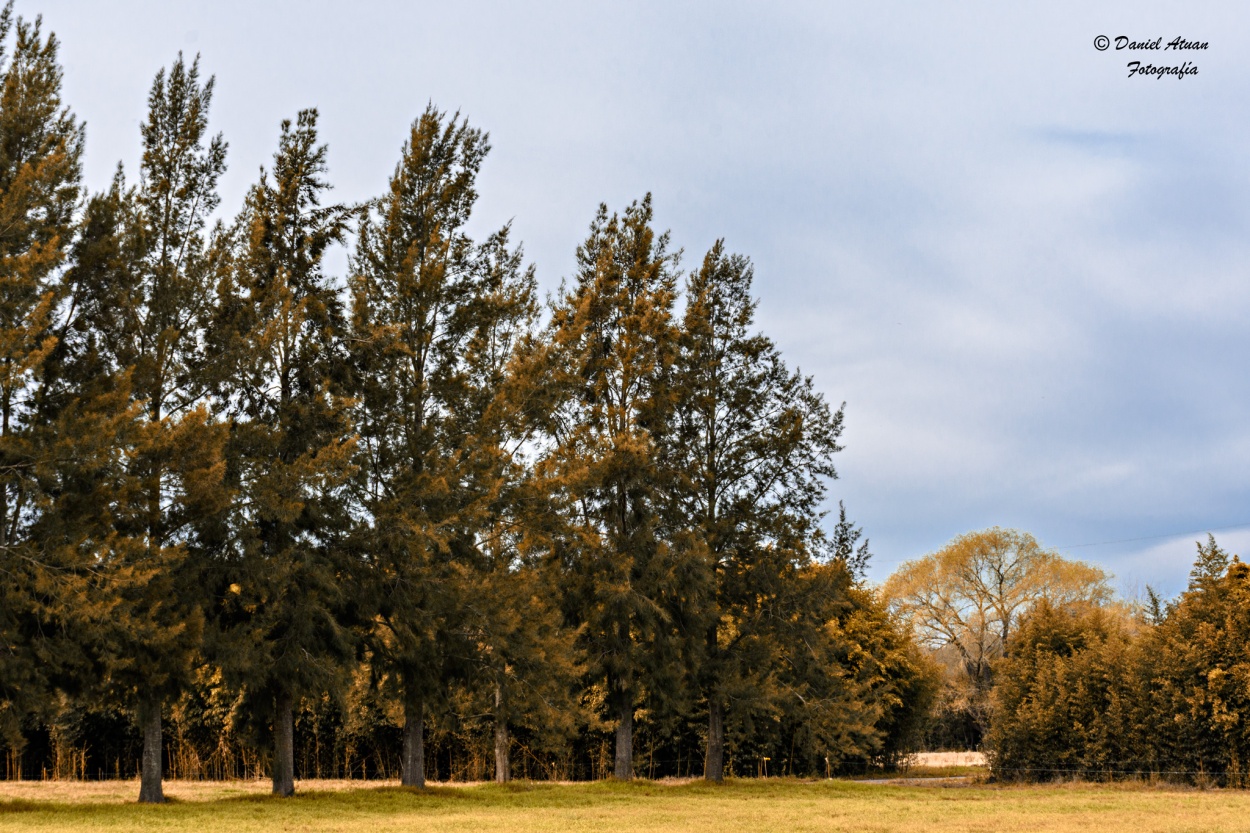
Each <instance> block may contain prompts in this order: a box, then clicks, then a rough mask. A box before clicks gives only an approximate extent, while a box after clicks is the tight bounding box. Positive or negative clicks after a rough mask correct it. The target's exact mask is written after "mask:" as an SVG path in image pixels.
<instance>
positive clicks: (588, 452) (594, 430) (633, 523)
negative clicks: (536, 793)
mask: <svg viewBox="0 0 1250 833" xmlns="http://www.w3.org/2000/svg"><path fill="white" fill-rule="evenodd" d="M651 221H652V211H651V199H650V196H649V195H648V197H647V198H646V199H644V200H643V201H642V202H641V203H633V204H631V205H630V206H629V208H628V209H626V211H625V213H624V214H623V215H621V216H617V215H612V216H610V217H609V215H608V211H607V207H606V206H600V208H599V212H598V214H597V215H596V217H595V219H594V222H593V223H592V224H591V228H590V236H589V237H588V238H587V240H586V242H585V243H583V244H582V245H581V246H580V247H579V248H578V251H577V264H578V271H577V274H576V277H575V279H574V284H573V286H572V287H571V288H569V289H567V290H565V291H563V292H562V294H561V297H560V298H559V299H558V301H557V303H556V306H555V309H554V310H553V314H552V320H551V323H550V325H549V332H548V333H547V335H546V337H545V340H546V342H547V343H548V346H547V348H546V351H545V354H544V356H545V359H546V360H547V361H548V362H549V365H548V368H549V371H548V372H549V373H550V377H549V378H548V380H547V383H548V384H550V385H552V386H553V389H554V390H557V391H559V392H560V394H561V399H560V401H558V402H557V403H555V407H554V408H553V412H552V415H551V418H550V420H549V421H548V423H547V430H548V432H549V437H550V444H551V447H550V451H549V453H547V454H546V455H545V459H543V460H542V461H541V463H540V475H541V476H542V477H543V479H544V481H545V488H548V489H550V490H551V492H552V494H553V497H554V499H555V500H557V501H558V502H560V503H561V504H562V507H563V511H564V519H565V524H566V529H565V530H564V531H563V534H562V535H561V536H560V538H561V539H562V543H560V544H559V547H558V550H557V553H556V555H557V557H558V558H560V559H561V560H562V562H563V569H564V572H565V577H564V579H563V581H564V584H565V587H566V593H565V597H564V605H565V615H566V617H567V619H568V620H569V622H570V624H572V625H574V626H576V627H579V628H581V645H582V648H583V649H584V651H585V655H586V656H587V658H588V661H589V665H588V669H587V671H588V674H589V675H590V679H591V680H592V681H594V682H595V683H596V684H597V685H599V686H601V687H602V690H603V696H604V702H605V705H606V708H607V711H608V714H609V715H610V719H611V720H613V721H614V722H615V724H616V751H615V766H614V772H615V775H616V777H617V778H621V779H626V778H630V777H632V775H633V720H634V711H635V709H636V708H637V707H638V705H639V703H640V702H641V700H642V698H643V697H644V695H647V694H648V693H649V694H651V695H652V696H656V697H662V696H663V695H664V694H665V693H666V692H664V691H663V690H662V688H663V687H662V686H659V685H656V683H657V681H658V677H659V675H660V674H661V673H662V672H663V671H664V670H665V669H667V668H671V667H672V666H673V663H672V662H671V661H670V660H671V659H672V655H671V653H670V649H671V648H672V647H673V646H674V645H675V644H676V641H675V640H674V639H673V638H672V634H673V628H674V621H673V616H672V612H673V604H672V600H673V599H675V598H676V597H678V596H679V595H680V592H681V587H680V584H681V575H680V566H679V561H680V558H679V556H680V553H679V552H677V551H675V550H674V548H673V547H671V546H670V543H669V542H668V541H667V540H665V536H664V535H663V531H662V517H661V515H662V502H663V494H664V491H663V490H664V488H665V483H664V477H665V469H664V468H663V466H662V465H661V460H660V456H659V448H660V445H661V443H662V442H663V440H664V437H665V432H666V431H668V430H669V420H670V417H671V395H670V376H671V369H672V363H673V358H674V352H675V350H676V342H677V339H676V329H675V327H674V325H673V320H672V317H673V306H674V301H675V296H676V293H675V288H676V275H675V272H674V268H675V263H676V256H675V255H672V254H670V253H669V252H668V237H667V235H662V236H658V237H657V236H656V234H655V233H654V231H653V230H652V228H651ZM649 685H650V686H651V690H650V691H649V690H648V686H649Z"/></svg>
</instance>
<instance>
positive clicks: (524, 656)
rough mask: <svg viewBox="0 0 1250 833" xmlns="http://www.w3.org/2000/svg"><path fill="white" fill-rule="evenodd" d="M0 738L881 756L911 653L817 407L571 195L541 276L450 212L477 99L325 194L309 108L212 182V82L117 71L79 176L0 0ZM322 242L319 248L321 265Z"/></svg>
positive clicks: (529, 762) (709, 280)
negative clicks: (252, 167) (141, 103)
mask: <svg viewBox="0 0 1250 833" xmlns="http://www.w3.org/2000/svg"><path fill="white" fill-rule="evenodd" d="M0 42H2V43H3V44H4V49H5V51H4V52H3V54H2V55H0V59H2V60H3V64H2V67H0V283H2V284H3V287H4V289H3V296H2V298H0V367H2V371H0V405H2V408H3V423H2V436H0V573H2V574H3V581H2V582H0V594H2V596H0V729H3V733H4V738H5V741H6V743H7V745H8V753H7V756H6V767H7V774H8V777H37V776H40V775H42V774H44V773H48V774H59V775H63V776H77V777H115V776H121V777H126V776H130V775H133V774H135V772H136V771H138V772H140V773H141V774H142V785H141V800H144V801H159V800H161V799H162V793H161V776H162V772H168V773H173V774H176V775H178V776H179V777H227V776H244V775H246V776H254V775H256V774H258V773H262V772H265V773H268V774H270V775H271V776H272V778H273V784H274V790H275V792H277V793H281V794H290V793H291V792H292V791H293V789H294V779H295V778H297V777H310V776H315V775H320V776H338V777H341V776H345V775H351V776H355V777H359V776H375V775H386V776H395V775H398V776H399V777H400V778H401V779H402V781H403V783H405V784H411V785H420V784H422V783H423V782H424V779H425V778H426V776H427V773H432V774H433V775H434V776H435V777H438V778H448V777H455V778H461V777H463V778H480V777H484V776H490V775H492V774H493V775H494V777H496V778H498V779H500V780H505V779H507V778H508V777H510V775H511V773H512V772H513V771H518V772H520V773H521V774H524V775H525V776H526V777H547V778H596V777H605V776H607V775H615V776H616V777H618V778H628V777H631V775H632V774H634V773H635V772H643V773H645V774H647V775H652V776H660V775H666V774H683V775H685V774H704V775H705V776H706V777H708V778H712V779H720V778H721V777H723V776H724V774H725V773H727V772H730V773H740V774H751V773H757V772H761V773H762V772H767V773H768V774H775V773H820V774H827V773H829V772H832V771H835V770H839V769H841V768H844V767H847V766H852V765H856V764H861V765H862V764H865V763H867V762H880V761H888V760H891V759H893V758H895V757H896V756H898V755H899V754H900V753H901V752H902V751H903V750H905V749H906V748H907V746H908V744H909V743H910V742H911V741H912V739H913V738H914V737H915V736H916V733H917V731H918V727H919V723H920V721H921V719H922V717H923V714H924V713H925V709H926V703H927V700H928V698H929V697H930V696H931V693H932V689H933V683H932V675H931V673H930V672H929V671H928V668H929V665H928V664H927V663H926V661H925V659H924V658H923V657H922V656H921V655H920V654H919V653H918V652H917V649H916V648H914V647H913V644H912V641H911V637H910V635H909V634H908V633H907V632H905V631H904V630H903V629H901V628H900V627H899V626H897V625H896V624H895V622H894V620H893V619H892V618H891V617H890V616H889V615H888V614H887V612H886V610H885V608H884V607H883V606H882V604H881V603H880V602H878V600H877V599H876V597H875V596H874V595H873V593H872V592H871V591H869V590H868V589H867V588H866V587H865V586H864V585H863V583H862V574H863V565H864V562H865V561H866V559H867V558H868V551H867V544H866V542H861V541H860V540H859V539H860V533H859V531H858V530H857V529H856V528H854V526H853V525H852V524H851V523H849V522H848V521H847V519H846V516H845V513H844V512H843V513H842V515H841V517H840V518H839V522H838V523H837V525H836V527H835V528H834V529H833V531H832V532H830V533H826V532H825V531H823V530H822V527H821V517H822V516H821V510H820V506H821V503H822V501H823V500H824V497H825V483H826V481H827V480H828V479H830V478H832V477H834V476H835V472H834V468H833V465H832V462H831V461H832V457H833V455H834V454H835V453H836V452H837V451H838V450H839V445H838V441H839V437H840V434H841V431H842V412H841V411H840V410H837V411H835V410H831V409H830V408H829V407H828V405H827V404H826V402H825V401H824V399H823V398H822V397H821V395H820V394H819V393H818V392H817V391H816V389H815V387H814V385H813V383H812V380H811V379H810V377H806V376H803V375H802V374H800V373H798V372H796V371H793V370H791V369H789V368H788V367H787V366H786V364H785V362H784V361H783V359H782V357H781V356H780V354H779V353H778V350H777V348H776V346H775V345H774V344H773V343H772V342H771V341H770V340H769V339H768V338H767V337H765V336H764V335H762V334H760V333H759V332H758V331H757V330H756V329H755V326H754V321H753V315H754V309H755V301H754V299H753V297H752V294H751V282H752V270H751V266H750V264H749V262H748V261H747V260H746V259H745V258H743V257H741V256H738V255H734V254H730V253H729V252H727V251H726V250H725V249H724V248H723V247H722V245H721V244H719V243H717V244H716V245H715V246H714V247H713V248H712V249H711V251H709V252H708V253H707V255H706V256H705V257H704V258H703V259H702V261H701V262H700V263H699V264H698V265H697V266H696V267H695V268H693V269H691V270H689V271H687V272H682V271H681V269H680V265H679V262H678V254H679V253H678V252H674V251H673V249H672V246H671V244H670V241H669V239H668V236H667V235H665V234H659V233H657V232H656V230H655V229H654V228H653V224H652V210H651V202H650V198H649V197H648V198H646V199H644V200H642V201H641V202H636V203H633V204H631V205H629V206H628V207H627V208H626V209H625V210H624V211H622V212H619V213H613V212H609V211H608V209H607V208H606V207H601V208H600V209H599V211H598V213H597V214H596V215H595V216H594V218H593V220H592V222H591V225H590V231H589V234H588V236H587V237H586V239H585V241H584V242H583V243H582V245H581V246H580V247H579V248H578V250H577V261H576V264H577V265H576V271H575V273H574V274H573V275H572V276H570V278H569V279H568V280H567V281H566V283H565V284H564V285H563V286H562V288H561V290H560V291H559V292H558V293H557V294H556V295H555V297H554V298H553V299H551V301H550V302H549V303H548V304H547V305H542V304H540V303H539V301H538V298H537V293H536V281H535V274H534V270H533V268H532V267H527V266H526V265H525V262H524V259H523V255H522V251H521V248H520V246H519V245H517V244H515V243H514V242H513V241H512V237H511V234H510V230H509V228H508V227H506V226H505V227H504V228H501V229H499V230H497V231H495V232H494V233H491V234H488V235H486V236H484V237H482V238H481V239H474V238H473V237H471V236H470V234H469V233H468V231H467V230H466V229H467V224H468V221H469V218H470V214H471V212H472V209H473V205H474V202H475V200H476V197H477V191H476V188H477V175H478V172H479V170H480V168H481V165H482V162H483V159H484V158H485V156H486V154H487V152H488V150H489V142H488V137H487V136H486V134H485V133H483V132H481V131H480V130H478V129H476V128H473V127H471V126H470V125H469V124H468V123H467V121H465V120H464V119H461V118H459V116H458V115H453V116H448V115H446V114H444V113H442V112H440V111H438V110H436V109H435V108H433V107H430V108H428V109H427V110H426V111H425V112H424V113H423V114H422V115H421V116H420V117H419V118H418V119H417V120H416V121H415V122H414V124H413V126H412V129H411V132H410V134H409V136H408V137H407V139H406V141H405V142H404V143H403V146H402V149H401V151H400V156H399V160H398V162H397V164H396V167H395V170H394V173H393V175H392V176H391V178H390V180H389V182H387V183H381V185H382V186H383V187H382V189H381V195H380V196H379V197H377V198H376V199H374V200H371V201H369V202H368V203H367V204H364V205H346V204H341V203H335V202H333V201H332V199H331V197H330V186H329V180H328V165H327V151H326V148H325V146H324V145H322V144H320V143H319V140H318V137H317V113H316V111H315V110H305V111H302V112H300V113H299V114H298V116H297V117H296V118H295V119H294V120H291V121H286V122H283V123H282V125H281V131H280V136H279V140H278V148H277V151H276V152H275V154H274V157H273V160H272V163H271V165H270V166H269V167H268V168H267V169H264V170H262V173H261V175H260V177H259V179H258V181H257V182H256V183H255V184H254V185H253V186H252V187H251V189H250V190H249V191H248V194H247V197H246V200H245V204H244V205H243V207H242V209H241V210H240V211H239V212H238V213H237V214H236V215H235V216H234V217H233V219H230V220H219V219H217V217H218V208H219V197H218V192H217V184H218V181H219V179H220V177H221V176H222V174H223V173H224V171H225V169H226V158H227V145H226V142H225V141H224V139H223V138H222V137H221V136H219V135H217V136H214V135H213V134H212V133H211V131H210V130H209V110H210V104H211V102H212V93H213V82H212V80H211V79H208V80H202V78H201V76H200V71H199V67H198V59H197V61H196V62H193V63H191V64H190V65H188V64H187V63H185V62H184V61H183V59H182V58H181V57H179V58H178V60H177V61H175V62H174V63H173V64H172V66H170V67H169V68H168V69H167V70H163V71H161V72H160V73H158V74H157V75H156V78H155V81H154V83H153V85H152V87H151V91H150V94H149V97H148V104H149V111H148V116H147V120H146V121H145V122H144V123H143V125H142V127H141V130H140V140H141V142H142V151H143V154H142V161H141V163H140V169H139V172H138V176H137V178H136V179H135V180H133V181H132V180H130V179H128V178H127V177H126V176H125V175H124V174H123V172H122V171H121V169H120V168H119V170H118V172H117V174H116V176H115V178H114V179H113V182H112V184H111V186H110V187H109V188H107V189H106V190H105V191H103V192H101V193H96V194H87V193H86V192H85V190H84V188H83V185H82V181H81V159H82V154H83V149H84V130H83V126H82V125H81V124H80V123H79V122H78V121H77V119H76V118H75V117H74V115H73V114H72V112H71V110H70V109H69V108H68V106H66V105H65V103H64V102H63V101H62V100H61V68H60V66H59V65H58V63H57V43H56V40H55V38H54V37H52V36H51V35H44V34H43V33H42V32H41V27H40V24H39V23H38V22H35V23H33V24H32V23H30V22H28V21H23V20H21V19H20V18H15V17H14V16H13V13H12V5H11V4H10V5H9V6H7V7H5V10H4V13H3V16H2V17H0ZM335 246H346V247H347V248H348V251H349V253H350V255H349V266H348V270H347V274H346V275H344V276H334V275H331V274H329V273H328V272H327V271H326V268H325V258H326V254H327V252H328V251H330V250H331V248H332V247H335Z"/></svg>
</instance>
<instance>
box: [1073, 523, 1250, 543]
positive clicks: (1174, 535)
mask: <svg viewBox="0 0 1250 833" xmlns="http://www.w3.org/2000/svg"><path fill="white" fill-rule="evenodd" d="M1246 527H1250V521H1246V522H1244V523H1239V524H1233V525H1232V526H1216V527H1208V528H1206V529H1197V530H1194V531H1192V532H1173V533H1169V534H1167V535H1147V536H1145V537H1143V538H1123V539H1121V540H1119V541H1094V542H1092V543H1089V544H1064V545H1061V546H1057V547H1055V549H1057V550H1079V549H1082V548H1084V547H1105V546H1108V545H1110V544H1135V543H1137V542H1138V541H1161V540H1163V539H1164V538H1181V537H1183V536H1187V535H1202V534H1203V533H1211V532H1227V531H1228V530H1230V529H1245V528H1246Z"/></svg>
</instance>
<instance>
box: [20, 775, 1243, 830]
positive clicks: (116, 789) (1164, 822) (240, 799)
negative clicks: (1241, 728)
mask: <svg viewBox="0 0 1250 833" xmlns="http://www.w3.org/2000/svg"><path fill="white" fill-rule="evenodd" d="M267 789H268V784H266V783H264V782H231V783H190V782H173V783H169V784H168V786H167V794H168V795H169V796H171V797H172V798H173V799H174V801H173V802H172V803H170V804H167V805H165V806H159V807H152V806H140V805H137V804H135V803H133V802H134V799H135V796H136V795H137V793H138V785H137V784H136V783H133V782H103V783H56V782H49V783H40V782H27V783H5V784H0V830H22V831H61V830H65V831H69V830H84V829H90V830H161V831H180V830H185V831H195V833H217V831H222V833H225V831H253V830H255V831H266V833H274V831H289V830H310V831H329V830H333V831H361V832H362V833H365V832H367V833H379V831H383V830H404V831H409V830H417V831H419V830H446V831H458V830H464V831H473V833H487V831H495V830H500V831H502V830H507V831H558V830H559V831H563V830H590V831H613V833H624V831H635V830H645V831H677V830H696V831H702V832H703V833H708V832H710V831H713V830H715V831H738V830H740V831H748V830H749V831H816V830H857V831H858V830H865V831H903V832H904V833H906V831H916V833H920V832H921V831H924V833H931V831H943V830H950V831H987V833H988V832H989V831H1026V830H1027V831H1034V830H1047V831H1081V833H1087V831H1089V830H1091V829H1095V830H1098V831H1099V833H1116V831H1131V832H1132V833H1148V832H1149V831H1199V830H1201V831H1221V830H1228V831H1232V830H1245V829H1247V819H1250V792H1239V791H1230V790H1206V791H1201V790H1186V789H1178V788H1164V787H1149V786H1140V785H1139V786H1131V785H1119V786H1106V785H1093V784H1066V785H1057V786H1026V787H1019V786H1012V787H994V786H989V785H983V784H976V785H971V786H969V785H964V786H908V787H902V786H890V785H872V784H862V783H850V782H845V781H824V782H809V783H804V782H798V781H789V780H766V781H737V782H732V783H727V784H724V785H721V786H711V785H707V784H703V783H699V782H692V783H686V784H669V783H656V782H648V781H638V782H635V783H632V784H621V783H605V782H600V783H593V784H568V785H548V784H530V783H515V784H511V785H508V786H505V787H499V786H495V785H479V786H472V787H464V786H458V787H433V788H430V789H427V790H425V791H424V792H419V793H418V792H413V791H408V790H404V789H402V788H400V787H397V786H394V785H377V784H375V783H369V784H365V783H362V782H359V781H357V782H342V781H336V782H327V781H322V782H311V781H305V782H302V783H301V784H300V790H301V793H300V795H298V796H296V797H295V798H293V799H275V798H271V797H269V796H268V795H266V791H267Z"/></svg>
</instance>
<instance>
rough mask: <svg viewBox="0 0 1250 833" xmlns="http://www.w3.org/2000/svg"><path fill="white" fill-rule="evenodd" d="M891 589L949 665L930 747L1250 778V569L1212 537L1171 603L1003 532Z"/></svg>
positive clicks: (1088, 774) (1040, 767) (1004, 759)
mask: <svg viewBox="0 0 1250 833" xmlns="http://www.w3.org/2000/svg"><path fill="white" fill-rule="evenodd" d="M882 590H883V596H884V597H885V598H886V599H887V600H888V604H889V606H890V607H891V608H892V610H893V611H894V613H895V614H896V615H897V616H899V617H900V618H901V619H903V620H904V621H906V622H908V623H909V625H910V626H911V628H912V629H913V630H914V632H915V634H916V636H917V638H918V639H919V640H920V642H921V643H922V644H923V645H925V646H926V648H927V649H928V652H929V654H930V656H931V657H932V658H933V659H934V660H935V661H936V663H937V664H938V665H939V667H941V669H942V672H943V673H942V679H943V682H942V686H941V688H940V690H939V691H938V694H937V698H936V701H935V704H934V709H933V712H932V714H931V715H930V717H929V719H928V721H927V722H926V723H925V726H924V731H923V736H924V740H923V741H922V744H923V745H925V746H927V747H929V748H954V749H968V748H980V749H982V750H983V751H985V753H986V755H987V759H988V761H989V764H990V768H991V772H992V773H993V776H994V777H995V778H997V779H1000V780H1005V781H1046V780H1055V779H1072V778H1082V779H1097V780H1112V779H1123V778H1142V779H1160V780H1168V781H1181V782H1189V783H1197V784H1220V785H1228V786H1238V787H1240V786H1246V785H1247V784H1248V783H1250V779H1248V777H1247V774H1248V773H1247V761H1250V757H1248V756H1250V726H1248V725H1247V718H1248V717H1250V687H1248V685H1247V684H1248V683H1250V568H1247V566H1246V565H1244V564H1242V563H1241V562H1240V561H1239V560H1238V559H1237V557H1236V556H1232V557H1231V558H1230V557H1229V555H1228V553H1226V552H1225V551H1224V550H1223V549H1222V548H1220V546H1219V545H1218V544H1217V543H1216V541H1215V539H1214V538H1213V537H1210V536H1208V539H1207V542H1206V543H1205V544H1199V545H1198V557H1197V560H1196V562H1195V564H1194V568H1193V571H1192V572H1191V574H1190V581H1189V587H1188V589H1187V590H1186V591H1185V592H1184V593H1182V594H1181V595H1180V596H1179V597H1178V598H1177V599H1174V600H1171V601H1164V600H1162V599H1161V598H1160V597H1159V596H1158V595H1157V594H1156V593H1154V591H1153V590H1149V588H1148V589H1147V598H1146V600H1145V601H1144V602H1126V601H1124V600H1121V599H1117V598H1116V597H1115V596H1114V594H1113V593H1112V591H1111V589H1110V587H1109V585H1108V583H1107V576H1106V574H1105V573H1103V572H1102V571H1101V570H1100V569H1098V568H1097V567H1094V566H1092V565H1089V564H1084V563H1081V562H1079V561H1071V560H1068V559H1064V558H1062V557H1061V556H1059V554H1058V553H1056V552H1054V551H1053V550H1048V549H1045V548H1043V547H1042V546H1041V545H1040V544H1038V542H1037V541H1036V540H1035V539H1034V538H1033V536H1031V535H1029V534H1027V533H1022V532H1018V531H1016V530H1010V529H1000V528H997V527H995V528H992V529H987V530H983V531H980V532H972V533H968V534H966V535H961V536H959V537H957V538H955V539H954V540H952V541H951V542H950V543H948V544H947V545H946V546H945V547H943V548H942V549H941V550H939V551H937V552H935V553H933V554H931V555H928V556H926V557H924V558H921V559H917V560H915V561H911V562H908V563H906V564H904V565H902V566H901V567H899V569H898V570H897V571H896V572H895V573H894V574H893V575H892V576H890V579H889V580H888V581H887V582H886V584H885V586H884V587H883V588H882Z"/></svg>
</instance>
